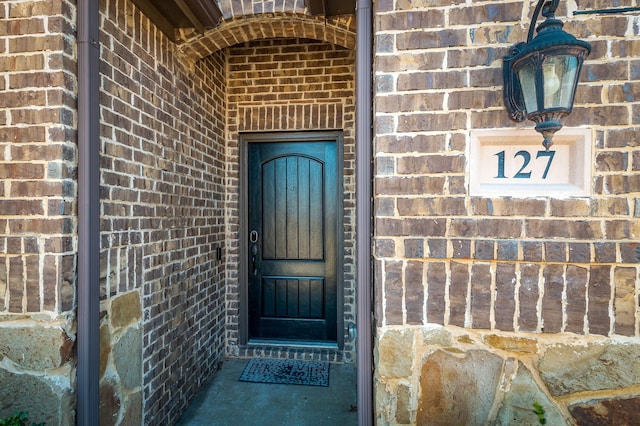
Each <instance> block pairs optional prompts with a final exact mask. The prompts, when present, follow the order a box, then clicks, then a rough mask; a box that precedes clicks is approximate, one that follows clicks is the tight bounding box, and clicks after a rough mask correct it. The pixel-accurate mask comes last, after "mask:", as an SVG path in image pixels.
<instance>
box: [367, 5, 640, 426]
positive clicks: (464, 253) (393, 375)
mask: <svg viewBox="0 0 640 426" xmlns="http://www.w3.org/2000/svg"><path fill="white" fill-rule="evenodd" d="M534 3H535V2H529V1H515V0H514V1H481V0H477V1H473V2H470V1H466V0H435V1H418V2H416V1H406V0H396V1H391V0H383V1H378V2H375V17H376V19H375V29H374V32H375V48H374V52H375V64H374V73H375V142H374V143H375V145H374V152H375V182H374V185H375V190H374V192H375V209H374V210H375V237H374V251H375V284H376V288H375V293H376V318H377V339H376V342H377V345H376V346H377V349H376V356H375V365H376V373H375V389H376V405H377V408H378V409H377V420H378V422H379V424H425V423H429V424H485V422H488V423H492V424H494V423H495V424H536V423H537V418H536V417H535V414H534V413H533V411H532V410H533V406H532V403H533V402H534V401H536V400H537V401H538V402H540V403H541V404H542V406H543V408H544V409H545V410H546V411H547V419H548V421H549V424H565V423H568V424H571V423H574V422H575V423H578V424H619V423H620V422H622V421H623V420H624V421H630V422H631V423H638V421H640V419H639V418H638V416H639V415H638V414H637V413H639V412H640V409H639V408H640V397H639V396H638V395H639V394H640V393H639V392H638V387H637V383H638V371H640V370H639V365H638V353H639V352H640V340H639V327H640V311H639V309H638V294H639V293H640V289H639V284H638V283H639V282H640V279H639V272H640V269H639V262H640V259H639V258H640V254H639V253H640V252H639V251H638V250H637V248H638V245H637V241H638V238H639V237H640V220H639V218H640V202H639V199H638V193H639V192H640V160H639V159H640V150H639V149H638V144H639V142H638V141H639V140H640V127H638V126H639V124H638V123H640V108H639V105H640V103H639V101H638V96H637V94H638V87H640V86H639V84H638V81H639V80H640V72H639V67H638V63H640V61H639V58H640V57H638V56H637V55H638V53H637V52H640V50H639V49H640V34H639V32H640V30H639V28H640V26H638V18H637V16H636V15H622V14H619V15H582V16H573V14H572V12H573V11H574V10H576V8H577V6H578V5H577V2H574V1H566V2H561V5H560V8H559V10H558V13H557V16H558V17H559V18H560V19H562V20H564V21H568V23H567V24H566V25H565V29H566V30H567V31H569V32H571V33H572V34H575V35H576V36H577V37H579V38H583V39H586V40H588V41H589V42H591V44H592V46H593V51H592V53H591V55H590V56H589V58H588V59H587V62H586V63H585V66H584V69H583V78H582V82H581V84H580V86H579V88H578V94H577V99H576V106H575V109H574V112H573V114H572V115H571V116H570V118H569V119H568V120H567V121H566V123H565V124H566V125H567V126H586V127H589V128H592V129H593V130H594V135H595V138H594V141H593V143H594V155H593V172H594V179H593V185H592V188H591V193H592V195H591V196H590V197H579V198H564V199H559V198H550V197H535V198H515V197H513V198H512V197H503V198H500V197H494V198H484V197H470V196H469V194H468V185H469V181H468V179H469V177H468V174H467V171H468V167H467V165H468V157H467V155H468V152H469V143H470V140H471V139H470V133H471V130H474V129H494V128H514V127H532V125H531V124H528V123H524V124H522V125H515V124H514V123H513V122H511V121H510V120H509V119H508V116H507V113H506V111H505V109H504V107H503V104H502V99H501V98H502V93H501V90H502V70H501V66H502V61H501V59H502V56H503V55H504V54H506V53H507V50H508V49H509V47H510V46H511V45H513V44H515V43H516V42H519V41H523V40H525V39H526V31H527V30H528V24H529V21H530V15H531V13H532V11H533V10H532V9H533V7H534ZM632 3H634V2H622V3H616V5H615V6H627V5H628V6H631V5H634V4H635V3H634V4H632ZM579 6H580V10H589V9H598V8H605V7H611V6H612V5H611V2H609V1H604V0H593V1H589V2H579ZM483 330H484V331H483ZM605 366H606V367H605ZM427 419H428V420H427ZM609 422H610V423H609Z"/></svg>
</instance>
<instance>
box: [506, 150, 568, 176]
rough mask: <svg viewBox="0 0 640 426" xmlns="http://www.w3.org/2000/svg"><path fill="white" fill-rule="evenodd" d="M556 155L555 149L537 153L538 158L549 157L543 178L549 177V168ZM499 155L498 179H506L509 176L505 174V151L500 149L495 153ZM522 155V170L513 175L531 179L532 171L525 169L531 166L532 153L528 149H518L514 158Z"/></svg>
mask: <svg viewBox="0 0 640 426" xmlns="http://www.w3.org/2000/svg"><path fill="white" fill-rule="evenodd" d="M554 155H556V152H555V151H538V153H537V154H536V160H537V159H538V158H540V157H547V167H545V169H544V173H543V174H542V179H546V178H547V174H548V173H549V168H550V167H551V163H552V162H553V157H554ZM495 156H496V157H498V176H496V179H506V178H507V177H506V176H505V175H504V163H505V151H500V152H499V153H497V154H495ZM517 157H520V158H522V166H521V167H520V170H518V172H517V173H516V174H515V175H513V177H514V178H515V179H531V171H525V169H526V168H527V167H528V166H529V163H530V162H531V154H529V152H528V151H524V150H522V151H518V152H516V154H515V155H514V156H513V158H517Z"/></svg>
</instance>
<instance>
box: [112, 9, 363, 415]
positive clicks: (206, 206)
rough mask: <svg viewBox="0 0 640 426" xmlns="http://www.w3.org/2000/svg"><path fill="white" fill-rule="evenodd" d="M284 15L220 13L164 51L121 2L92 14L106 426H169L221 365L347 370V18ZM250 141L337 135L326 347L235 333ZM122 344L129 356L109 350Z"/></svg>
mask: <svg viewBox="0 0 640 426" xmlns="http://www.w3.org/2000/svg"><path fill="white" fill-rule="evenodd" d="M297 3H299V2H297ZM298 6H299V5H298ZM298 9H300V8H299V7H297V8H296V9H295V10H293V11H283V12H271V13H268V14H264V13H256V14H249V15H241V16H235V15H234V16H227V17H225V20H224V21H223V22H222V23H221V24H220V25H219V26H218V27H216V28H214V29H210V30H208V31H205V32H204V33H203V34H200V35H197V34H195V33H188V32H186V31H185V32H184V33H182V35H181V36H180V37H177V38H176V39H177V40H178V43H177V44H175V43H174V44H172V42H170V41H168V40H167V38H166V37H165V36H163V35H162V34H161V33H160V32H158V31H157V29H156V28H155V27H154V26H153V22H150V21H149V20H148V19H147V18H148V17H147V16H145V15H144V13H141V11H140V10H138V9H137V8H136V7H135V5H132V3H130V2H125V4H124V7H122V5H121V4H120V3H118V2H107V3H105V4H104V10H101V14H102V18H103V20H102V21H101V22H102V25H103V26H102V27H101V30H102V31H103V34H104V36H103V37H102V41H101V43H102V46H103V48H102V49H101V59H102V61H103V67H102V69H101V71H100V79H101V86H100V90H101V98H100V110H101V111H100V114H101V119H100V120H101V122H100V124H101V126H102V141H103V145H102V146H103V151H102V152H101V153H100V156H101V167H100V175H101V180H102V188H101V189H102V190H101V200H100V204H101V218H100V219H101V221H102V224H103V228H102V229H101V234H102V235H101V237H102V238H101V239H100V241H101V247H100V249H101V253H100V254H101V260H100V269H101V279H102V289H101V290H102V292H101V298H102V299H101V310H102V312H103V313H102V314H101V317H100V318H101V320H100V325H101V334H100V337H101V343H100V347H101V350H103V351H104V363H101V365H100V368H101V371H100V377H101V386H103V389H102V390H101V396H104V395H107V396H109V397H111V396H112V397H113V398H111V400H112V401H115V402H114V403H113V404H112V405H111V406H106V407H105V409H106V410H108V411H109V415H110V416H111V417H112V418H113V419H114V421H115V424H118V423H117V422H118V421H120V420H122V419H123V418H125V417H127V416H128V415H129V414H130V413H131V412H133V411H136V412H138V413H139V415H141V417H142V419H143V420H144V422H150V423H154V422H171V421H173V420H175V418H176V416H178V415H179V413H180V412H181V411H182V410H183V409H184V406H185V404H186V402H187V401H188V400H189V399H190V398H191V397H192V396H193V394H194V392H195V391H196V390H197V388H198V387H199V386H200V385H201V384H202V383H203V382H204V380H206V378H207V377H210V375H211V374H212V373H213V371H215V368H216V365H217V364H218V363H219V362H220V360H221V359H222V357H224V356H228V355H231V356H262V357H279V358H312V359H322V360H326V361H346V362H353V361H355V357H356V340H355V333H354V330H355V328H356V327H357V319H356V318H357V317H358V316H359V313H358V312H356V309H357V306H356V293H357V292H356V266H357V265H356V263H357V262H356V255H357V252H356V245H357V243H356V233H355V229H356V223H355V222H356V214H355V210H356V177H355V169H356V164H355V163H356V160H357V156H356V143H355V139H356V130H355V123H356V107H355V52H354V46H355V29H354V22H355V21H354V19H353V16H346V17H339V18H330V19H329V18H327V19H322V18H316V17H312V16H310V15H308V14H306V13H305V12H304V10H298ZM262 12H264V11H262ZM366 110H367V111H369V113H370V106H369V105H367V107H366ZM262 132H269V133H280V134H290V132H315V133H318V132H320V133H322V132H331V133H332V134H339V135H340V137H339V140H340V143H341V149H342V151H341V154H340V163H341V166H340V170H336V172H335V173H336V174H341V180H342V184H341V191H340V193H339V194H337V195H336V198H339V199H341V201H342V205H341V206H340V208H339V209H338V211H337V216H338V218H339V219H340V222H341V223H340V224H339V225H338V226H337V227H336V228H337V232H336V234H337V235H336V236H335V237H336V238H337V239H338V240H339V241H340V244H338V245H336V247H337V252H336V256H339V257H340V263H339V268H337V270H336V273H337V274H338V275H339V278H340V279H339V280H337V283H338V285H339V291H338V292H337V293H338V294H339V296H340V297H336V302H335V304H336V311H337V315H338V319H337V320H336V336H335V338H333V339H334V340H335V342H332V343H334V344H333V345H331V346H328V345H325V346H322V345H320V346H318V345H315V347H314V345H305V344H299V343H300V342H297V343H298V344H288V342H284V343H282V342H279V343H277V344H273V342H269V343H270V344H266V345H265V344H252V342H251V341H250V340H251V339H250V336H249V335H247V334H244V335H243V331H242V329H243V327H246V323H244V322H243V321H245V318H244V317H243V313H242V311H241V309H242V292H243V288H244V287H243V285H245V283H244V282H243V278H242V273H241V270H242V268H243V262H245V265H246V262H247V259H246V253H245V256H244V257H245V259H244V260H243V259H242V257H243V253H242V251H241V246H242V244H241V242H242V240H243V239H246V233H245V234H243V230H242V229H241V228H242V226H241V225H242V223H241V220H242V217H243V215H244V214H245V212H244V211H243V206H242V204H241V203H240V200H241V197H242V195H243V192H242V189H241V173H240V170H241V166H242V164H243V163H242V157H241V155H240V147H241V144H240V141H241V137H242V135H246V134H256V133H262ZM336 140H337V139H336ZM367 235H368V234H367ZM245 269H246V266H245ZM245 272H246V271H245ZM129 301H131V302H132V305H130V304H129ZM137 301H139V302H137ZM125 302H127V303H126V305H127V306H134V307H136V309H135V312H134V315H133V316H129V317H127V320H126V321H127V322H126V323H123V322H122V321H121V320H119V319H117V318H119V315H120V314H121V310H120V308H119V307H120V306H123V304H125ZM134 302H137V304H136V303H134ZM103 331H104V333H103ZM131 333H135V337H136V339H137V340H136V341H139V342H140V346H141V349H140V351H139V352H141V353H142V356H141V359H137V356H136V355H135V353H136V350H133V351H129V352H127V353H123V352H121V351H120V349H121V348H122V347H124V346H126V345H123V344H122V342H123V341H122V339H123V336H130V335H132V334H131ZM138 333H139V334H138ZM103 334H104V339H103ZM138 336H140V338H139V339H138ZM285 340H286V339H285ZM289 343H290V342H289ZM134 361H135V362H134ZM136 363H137V364H136ZM129 366H133V367H134V368H139V367H141V370H142V372H141V374H140V377H139V379H140V380H138V381H135V382H132V381H130V380H126V378H127V377H128V376H127V371H128V370H127V368H128V367H129ZM103 390H104V391H103ZM106 391H108V392H106ZM141 407H143V408H142V411H141V412H140V411H139V410H140V409H141Z"/></svg>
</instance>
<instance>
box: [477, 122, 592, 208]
mask: <svg viewBox="0 0 640 426" xmlns="http://www.w3.org/2000/svg"><path fill="white" fill-rule="evenodd" d="M592 143H593V142H592V132H591V130H590V129H567V128H564V129H562V130H561V131H560V132H558V133H556V135H555V136H554V137H553V145H552V146H551V148H550V149H549V151H545V149H544V147H543V146H542V136H541V135H540V134H539V133H537V132H536V131H534V130H529V129H527V130H519V129H508V130H476V131H472V132H471V146H470V152H469V194H470V195H472V196H510V197H536V196H544V197H572V196H573V197H576V196H588V195H590V193H591V181H592V159H591V147H592Z"/></svg>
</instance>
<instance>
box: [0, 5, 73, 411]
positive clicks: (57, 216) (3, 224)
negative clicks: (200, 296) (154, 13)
mask: <svg viewBox="0 0 640 426" xmlns="http://www.w3.org/2000/svg"><path fill="white" fill-rule="evenodd" d="M74 13H75V10H74V5H73V4H72V3H70V2H67V1H61V0H54V1H12V2H8V1H6V2H2V3H1V4H0V92H1V94H0V341H2V344H1V345H0V346H2V348H0V358H3V362H4V367H2V368H0V382H2V390H0V400H2V401H14V402H13V403H12V404H8V405H7V404H5V403H4V402H3V403H0V418H4V417H5V416H6V415H9V414H12V413H13V411H16V410H17V411H19V410H24V411H29V412H30V413H31V420H34V421H36V422H47V423H53V422H62V423H65V424H66V423H70V422H71V421H72V418H70V416H71V414H72V412H71V411H70V406H72V404H73V396H72V395H73V394H72V384H71V380H72V379H71V374H69V371H70V369H71V368H72V367H71V366H72V364H73V363H72V361H71V358H72V354H73V339H74V337H73V331H72V330H73V323H72V321H73V309H74V307H75V262H76V257H75V251H74V250H75V249H74V246H75V244H74V243H75V227H76V220H75V216H74V215H75V211H76V183H75V176H76V146H75V130H74V126H75V122H74V119H75V108H76V107H75V103H76V101H75V79H74V73H75V68H76V63H75V52H74V46H73V37H71V36H70V35H69V34H68V33H69V31H70V29H71V28H73V26H74V22H73V19H74ZM6 367H9V368H8V369H7V368H6ZM45 370H48V371H51V373H48V374H43V371H45ZM54 382H55V383H54ZM26 389H31V390H30V391H28V392H26V391H25V390H26ZM52 389H55V391H52ZM52 392H53V393H52ZM31 398H34V400H40V401H42V402H41V403H40V404H38V405H37V406H35V407H31V406H30V405H31V404H30V402H29V401H30V400H31Z"/></svg>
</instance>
